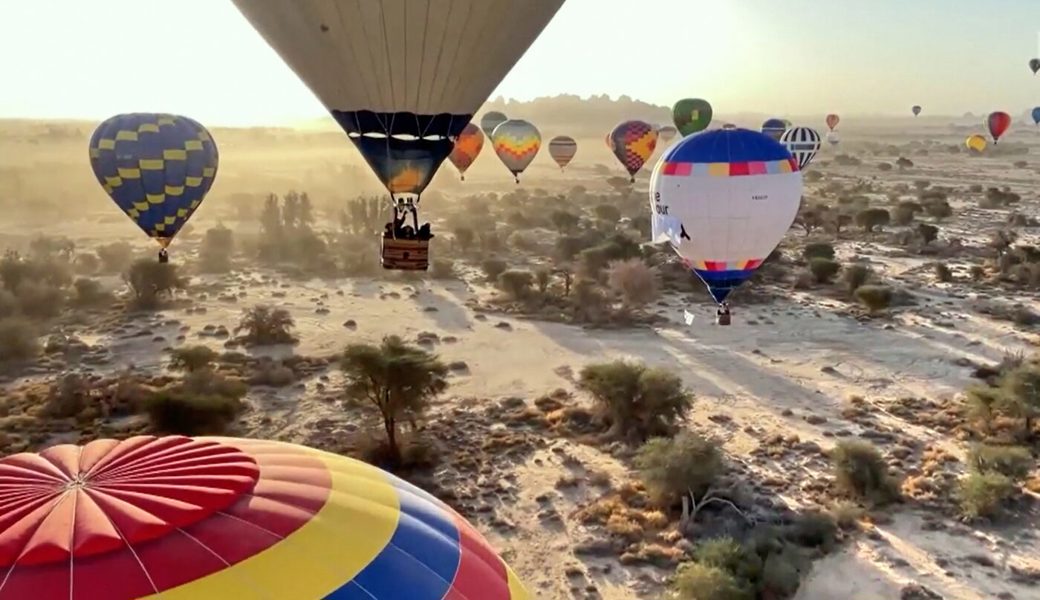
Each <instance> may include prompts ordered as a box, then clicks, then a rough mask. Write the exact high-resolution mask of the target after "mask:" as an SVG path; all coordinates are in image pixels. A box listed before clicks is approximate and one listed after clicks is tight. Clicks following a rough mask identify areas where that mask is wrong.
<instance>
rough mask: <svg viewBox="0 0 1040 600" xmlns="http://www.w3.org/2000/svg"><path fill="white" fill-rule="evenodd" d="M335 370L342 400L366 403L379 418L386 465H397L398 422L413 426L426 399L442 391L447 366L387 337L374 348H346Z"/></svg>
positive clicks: (361, 345) (398, 452)
mask: <svg viewBox="0 0 1040 600" xmlns="http://www.w3.org/2000/svg"><path fill="white" fill-rule="evenodd" d="M340 368H341V369H342V370H343V374H344V377H345V379H346V387H345V391H346V393H347V395H348V397H352V398H356V399H361V400H364V401H366V402H369V403H371V404H372V405H373V406H374V407H375V408H376V409H377V410H378V411H379V413H380V416H381V417H382V421H383V430H384V431H385V432H386V444H387V450H388V455H387V459H388V461H389V462H390V464H389V465H388V466H389V467H396V466H401V465H402V459H403V458H404V457H403V455H402V453H401V445H400V443H399V439H398V438H399V424H400V423H401V422H402V421H410V422H413V423H414V422H415V421H416V420H417V419H418V418H419V417H421V416H422V414H423V413H424V412H425V411H426V409H427V408H428V407H429V403H430V401H431V400H432V399H433V398H435V397H437V396H438V395H440V394H441V393H443V392H444V390H446V389H447V388H448V381H447V376H448V367H447V366H445V365H444V363H442V362H441V361H440V360H438V358H437V357H436V356H435V355H433V354H431V353H429V352H427V351H425V350H423V349H421V348H418V347H415V346H410V345H408V344H406V343H405V342H404V341H402V340H401V338H399V337H397V336H389V337H386V338H383V341H382V343H381V344H380V345H379V346H374V345H371V344H351V345H350V346H347V348H346V350H344V352H343V355H342V357H341V358H340Z"/></svg>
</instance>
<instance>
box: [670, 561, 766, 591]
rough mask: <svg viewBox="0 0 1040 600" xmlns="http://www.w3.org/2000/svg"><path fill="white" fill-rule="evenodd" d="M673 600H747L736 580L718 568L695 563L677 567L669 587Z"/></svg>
mask: <svg viewBox="0 0 1040 600" xmlns="http://www.w3.org/2000/svg"><path fill="white" fill-rule="evenodd" d="M671 598H672V599H674V600H748V592H747V591H746V590H745V589H744V588H742V587H741V586H740V585H739V584H738V583H737V580H736V578H735V577H734V576H733V575H732V574H731V573H729V572H727V571H725V570H724V569H720V568H718V567H711V566H706V565H702V564H700V563H695V562H687V563H683V564H681V565H679V568H678V569H676V572H675V577H674V578H673V580H672V585H671Z"/></svg>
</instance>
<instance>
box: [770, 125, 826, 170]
mask: <svg viewBox="0 0 1040 600" xmlns="http://www.w3.org/2000/svg"><path fill="white" fill-rule="evenodd" d="M780 143H781V144H783V146H784V148H787V151H788V152H790V153H791V156H793V157H794V158H795V160H797V161H798V169H799V170H800V171H804V170H805V168H806V167H808V166H809V163H811V162H812V160H813V159H814V158H816V153H817V152H819V151H820V143H821V139H820V134H819V132H817V131H816V130H815V129H812V128H809V127H792V128H791V129H788V130H787V131H785V132H784V134H783V135H782V136H780Z"/></svg>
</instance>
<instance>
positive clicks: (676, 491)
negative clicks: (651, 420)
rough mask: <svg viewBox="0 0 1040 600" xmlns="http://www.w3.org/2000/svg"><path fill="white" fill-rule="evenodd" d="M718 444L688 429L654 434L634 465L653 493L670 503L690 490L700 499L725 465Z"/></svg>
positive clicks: (656, 497)
mask: <svg viewBox="0 0 1040 600" xmlns="http://www.w3.org/2000/svg"><path fill="white" fill-rule="evenodd" d="M718 446H719V445H718V442H717V441H714V440H708V439H705V438H703V437H701V436H699V435H697V434H696V433H691V432H686V431H684V432H682V433H680V434H679V435H677V436H675V437H674V438H653V439H651V440H650V441H648V442H647V443H645V444H643V446H642V447H641V448H640V449H639V452H638V454H637V455H636V458H635V465H636V468H637V469H639V474H640V478H641V479H642V480H643V484H644V485H645V486H646V490H647V493H649V494H650V497H651V498H653V499H654V501H655V502H657V503H658V504H660V505H661V506H665V507H668V506H671V505H673V504H675V503H676V502H678V501H679V500H680V499H681V498H682V497H683V496H688V495H689V494H691V493H692V494H693V495H694V496H695V498H698V499H699V498H700V497H701V496H703V495H704V493H705V492H706V491H707V490H708V488H709V487H711V485H712V483H714V482H715V480H716V479H718V476H719V474H720V473H721V472H722V467H723V464H722V454H721V453H720V452H719V447H718Z"/></svg>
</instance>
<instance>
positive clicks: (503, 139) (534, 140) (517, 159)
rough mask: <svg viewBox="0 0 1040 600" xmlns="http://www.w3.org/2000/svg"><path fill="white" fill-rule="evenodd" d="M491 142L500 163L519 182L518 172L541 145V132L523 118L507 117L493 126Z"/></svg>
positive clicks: (536, 152)
mask: <svg viewBox="0 0 1040 600" xmlns="http://www.w3.org/2000/svg"><path fill="white" fill-rule="evenodd" d="M491 144H492V146H494V147H495V154H497V155H498V158H499V159H500V160H501V161H502V164H504V165H505V166H506V168H507V169H509V172H510V173H512V174H513V178H514V179H515V180H516V182H517V183H520V173H523V172H524V169H526V168H527V165H529V164H531V161H532V160H534V157H535V156H537V155H538V150H539V149H541V147H542V134H541V132H539V131H538V128H537V127H535V126H534V125H532V124H530V123H528V122H527V121H524V120H523V119H509V120H507V121H503V122H502V123H500V124H499V125H498V127H495V131H494V132H493V133H492V134H491Z"/></svg>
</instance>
